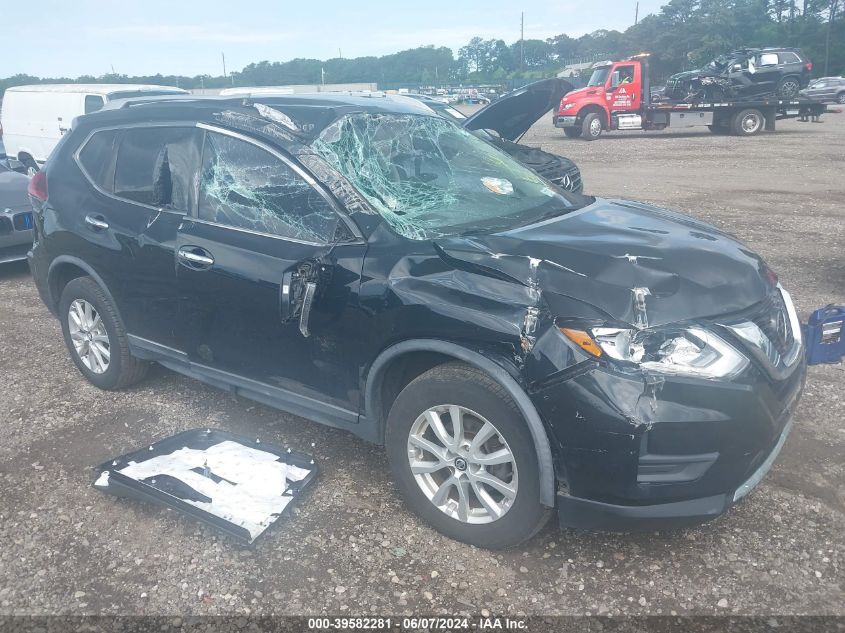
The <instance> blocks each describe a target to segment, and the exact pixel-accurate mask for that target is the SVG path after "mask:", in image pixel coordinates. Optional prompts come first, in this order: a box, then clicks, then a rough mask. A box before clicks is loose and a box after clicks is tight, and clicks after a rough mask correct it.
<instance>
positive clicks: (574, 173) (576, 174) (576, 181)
mask: <svg viewBox="0 0 845 633" xmlns="http://www.w3.org/2000/svg"><path fill="white" fill-rule="evenodd" d="M555 171H556V170H555ZM540 175H541V176H546V178H548V179H549V180H551V181H552V182H553V183H554V184H556V185H557V186H558V187H560V188H561V189H566V190H567V191H574V192H576V193H580V192H581V189H582V185H581V172H580V170H579V169H578V168H577V167H575V168H574V169H570V170H569V171H568V172H566V174H565V176H566V177H568V182H565V181H566V180H567V178H566V177H564V175H557V174H554V175H551V174H550V175H545V174H540Z"/></svg>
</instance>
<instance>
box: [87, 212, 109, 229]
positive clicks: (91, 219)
mask: <svg viewBox="0 0 845 633" xmlns="http://www.w3.org/2000/svg"><path fill="white" fill-rule="evenodd" d="M85 224H87V225H88V226H89V227H90V228H91V229H92V230H94V231H105V230H106V229H107V228H109V223H108V222H106V219H105V218H104V217H103V216H101V215H86V216H85Z"/></svg>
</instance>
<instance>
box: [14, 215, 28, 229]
mask: <svg viewBox="0 0 845 633" xmlns="http://www.w3.org/2000/svg"><path fill="white" fill-rule="evenodd" d="M13 221H14V225H15V230H16V231H31V230H32V212H30V211H26V212H24V213H18V214H17V215H16V216H15V217H14V219H13Z"/></svg>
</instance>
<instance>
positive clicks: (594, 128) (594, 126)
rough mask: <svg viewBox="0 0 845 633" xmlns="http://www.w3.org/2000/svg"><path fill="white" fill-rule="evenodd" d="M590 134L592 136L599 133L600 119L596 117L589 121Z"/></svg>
mask: <svg viewBox="0 0 845 633" xmlns="http://www.w3.org/2000/svg"><path fill="white" fill-rule="evenodd" d="M590 134H591V135H592V136H598V135H599V134H601V121H599V120H598V119H593V120H592V121H590Z"/></svg>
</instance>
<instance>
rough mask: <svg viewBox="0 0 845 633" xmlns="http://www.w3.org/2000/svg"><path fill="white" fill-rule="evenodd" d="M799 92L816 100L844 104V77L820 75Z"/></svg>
mask: <svg viewBox="0 0 845 633" xmlns="http://www.w3.org/2000/svg"><path fill="white" fill-rule="evenodd" d="M801 94H802V95H803V96H805V97H810V98H811V99H816V100H818V101H828V102H834V103H842V104H845V77H822V78H821V79H814V80H813V81H811V82H810V85H809V86H807V87H806V88H804V89H803V90H802V91H801Z"/></svg>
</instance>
